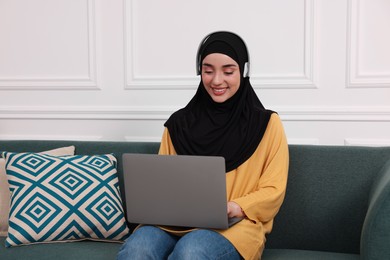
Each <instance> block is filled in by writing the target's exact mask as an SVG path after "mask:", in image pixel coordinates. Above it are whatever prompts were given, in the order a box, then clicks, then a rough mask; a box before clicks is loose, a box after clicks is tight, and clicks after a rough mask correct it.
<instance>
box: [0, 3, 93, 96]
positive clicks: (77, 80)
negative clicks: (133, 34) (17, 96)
mask: <svg viewBox="0 0 390 260" xmlns="http://www.w3.org/2000/svg"><path fill="white" fill-rule="evenodd" d="M86 2H87V14H86V17H87V19H88V21H87V24H88V75H86V76H85V77H72V76H69V77H68V76H67V77H34V78H33V77H18V78H6V77H2V78H0V90H99V89H100V88H99V87H98V83H97V75H96V74H97V64H96V62H97V61H96V17H95V16H96V9H95V0H86Z"/></svg>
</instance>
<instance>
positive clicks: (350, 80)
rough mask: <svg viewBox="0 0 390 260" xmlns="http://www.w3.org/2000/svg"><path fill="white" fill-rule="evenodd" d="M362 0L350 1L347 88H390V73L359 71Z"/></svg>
mask: <svg viewBox="0 0 390 260" xmlns="http://www.w3.org/2000/svg"><path fill="white" fill-rule="evenodd" d="M360 5H361V0H348V23H347V65H346V69H347V70H346V72H347V75H346V80H347V82H346V85H347V88H369V89H371V88H390V73H377V74H375V75H372V74H370V73H367V72H364V71H361V70H359V58H360V57H359V49H360V43H359V33H360V24H359V16H360V14H361V12H360V8H361V6H360Z"/></svg>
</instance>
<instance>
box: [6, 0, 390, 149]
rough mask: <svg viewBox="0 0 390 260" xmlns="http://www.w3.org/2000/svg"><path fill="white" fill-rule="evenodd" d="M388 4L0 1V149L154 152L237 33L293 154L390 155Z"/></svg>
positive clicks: (347, 0)
mask: <svg viewBox="0 0 390 260" xmlns="http://www.w3.org/2000/svg"><path fill="white" fill-rule="evenodd" d="M389 28H390V1H389V0H331V1H329V0H248V1H236V0H215V1H209V0H197V1H182V0H166V1H160V0H111V1H104V0H32V1H31V0H0V139H67V140H118V141H121V140H129V141H159V140H160V136H161V134H162V131H163V123H164V122H165V120H166V119H167V118H168V117H169V115H170V114H171V113H172V112H173V111H175V110H176V109H178V108H180V107H182V106H184V105H185V104H186V103H187V102H188V101H189V100H190V98H191V97H192V95H193V94H194V93H195V90H196V88H197V85H198V82H199V77H197V76H196V73H195V55H196V51H197V48H198V45H199V42H200V41H201V39H202V38H203V37H204V36H205V35H206V34H208V33H210V32H212V31H215V30H230V31H234V32H236V33H238V34H240V35H241V36H242V37H243V38H244V39H245V41H246V43H247V45H248V48H249V50H250V59H251V82H252V85H253V86H254V88H255V90H256V92H257V93H258V95H259V97H260V99H261V100H262V102H263V104H264V105H265V106H266V107H268V108H270V109H273V110H275V111H278V113H279V115H280V116H281V118H282V120H283V123H284V125H285V130H286V134H287V137H288V141H289V143H292V144H293V143H303V144H331V145H375V146H380V145H390V48H389V47H388V46H390V30H389Z"/></svg>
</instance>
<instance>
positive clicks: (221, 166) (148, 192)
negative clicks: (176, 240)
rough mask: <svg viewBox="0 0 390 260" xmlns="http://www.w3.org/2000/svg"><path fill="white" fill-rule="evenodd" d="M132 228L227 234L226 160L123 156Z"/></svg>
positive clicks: (229, 221)
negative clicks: (148, 226) (159, 227)
mask: <svg viewBox="0 0 390 260" xmlns="http://www.w3.org/2000/svg"><path fill="white" fill-rule="evenodd" d="M123 173H124V188H125V198H126V213H127V220H128V221H129V222H131V223H140V224H151V225H164V226H177V227H189V228H212V229H227V228H229V226H231V225H234V224H235V223H237V222H239V221H240V220H241V219H240V218H232V219H228V216H227V198H226V173H225V159H224V158H223V157H218V156H192V155H157V154H131V153H126V154H123Z"/></svg>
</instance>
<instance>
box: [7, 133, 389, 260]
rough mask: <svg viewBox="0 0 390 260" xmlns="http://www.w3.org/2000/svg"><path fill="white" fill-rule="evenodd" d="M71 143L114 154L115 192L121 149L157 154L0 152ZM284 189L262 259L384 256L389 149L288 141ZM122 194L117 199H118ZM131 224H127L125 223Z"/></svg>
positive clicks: (85, 249)
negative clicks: (64, 150) (62, 149)
mask: <svg viewBox="0 0 390 260" xmlns="http://www.w3.org/2000/svg"><path fill="white" fill-rule="evenodd" d="M69 145H74V146H75V147H76V154H86V155H92V154H105V153H114V154H115V155H116V157H117V159H118V171H119V181H120V188H121V190H122V191H123V187H122V186H121V185H122V179H123V173H122V163H121V157H122V156H121V155H122V154H123V153H157V151H158V146H159V144H158V143H150V142H104V141H96V142H92V141H22V140H19V141H7V140H3V141H0V151H12V152H23V151H29V152H40V151H44V150H50V149H54V148H58V147H64V146H69ZM289 150H290V169H289V180H288V185H287V193H286V198H285V201H284V203H283V205H282V207H281V209H280V212H279V213H278V215H277V216H276V218H275V223H274V229H273V232H272V233H271V234H269V235H268V236H267V243H266V249H265V251H264V254H263V258H262V259H265V260H272V259H300V260H301V259H316V260H317V259H332V260H334V259H381V260H382V259H390V247H389V241H390V147H381V148H379V147H347V146H317V145H290V146H289ZM123 195H124V194H122V198H123V199H124V196H123ZM129 225H130V227H131V228H132V227H134V224H129ZM4 241H5V237H0V259H2V260H7V259H18V260H19V259H56V260H60V259H93V260H99V259H115V256H116V253H117V252H118V250H119V248H120V246H121V244H120V243H107V242H93V241H82V242H72V243H50V244H35V245H26V246H18V247H11V248H5V247H4Z"/></svg>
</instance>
